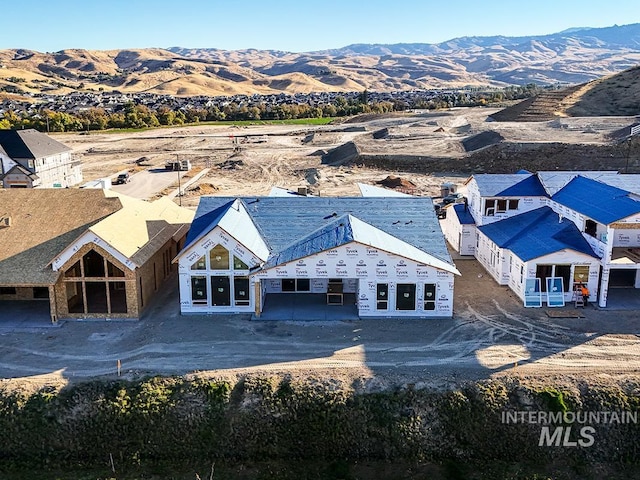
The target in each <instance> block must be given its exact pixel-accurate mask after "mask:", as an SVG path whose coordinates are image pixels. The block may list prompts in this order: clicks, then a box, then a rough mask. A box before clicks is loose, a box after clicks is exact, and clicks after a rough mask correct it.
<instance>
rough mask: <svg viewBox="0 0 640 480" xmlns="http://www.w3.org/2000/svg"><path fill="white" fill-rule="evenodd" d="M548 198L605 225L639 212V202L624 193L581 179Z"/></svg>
mask: <svg viewBox="0 0 640 480" xmlns="http://www.w3.org/2000/svg"><path fill="white" fill-rule="evenodd" d="M551 199H552V200H555V201H556V202H558V203H560V204H562V205H564V206H566V207H569V208H570V209H572V210H575V211H576V212H579V213H581V214H583V215H585V216H586V217H589V218H591V219H593V220H595V221H596V222H599V223H602V224H604V225H608V224H610V223H612V222H615V221H616V220H620V219H623V218H626V217H628V216H630V215H633V214H636V213H640V202H638V201H636V200H634V199H632V198H631V197H629V192H627V191H626V190H622V189H621V188H617V187H613V186H611V185H607V184H605V183H602V182H598V181H596V180H592V179H590V178H585V177H581V176H578V177H576V178H574V179H573V180H571V181H570V182H569V183H567V184H566V185H565V186H564V187H563V188H562V189H560V190H559V191H558V192H557V193H556V194H555V195H554V196H553V197H551Z"/></svg>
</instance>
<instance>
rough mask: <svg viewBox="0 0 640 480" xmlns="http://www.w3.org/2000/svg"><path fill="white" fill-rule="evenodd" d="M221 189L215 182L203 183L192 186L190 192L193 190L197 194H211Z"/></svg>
mask: <svg viewBox="0 0 640 480" xmlns="http://www.w3.org/2000/svg"><path fill="white" fill-rule="evenodd" d="M218 190H220V189H219V188H218V187H216V186H215V185H214V184H213V183H201V184H199V185H198V186H196V187H193V188H190V189H189V192H193V193H195V194H196V195H209V194H212V193H215V192H217V191H218Z"/></svg>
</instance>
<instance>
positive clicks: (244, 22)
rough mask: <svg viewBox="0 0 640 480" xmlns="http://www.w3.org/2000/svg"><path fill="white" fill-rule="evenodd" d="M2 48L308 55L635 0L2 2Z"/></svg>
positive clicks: (523, 24)
mask: <svg viewBox="0 0 640 480" xmlns="http://www.w3.org/2000/svg"><path fill="white" fill-rule="evenodd" d="M0 15H1V16H2V19H3V22H2V28H1V29H0V49H5V48H27V49H31V50H37V51H41V52H55V51H59V50H63V49H68V48H84V49H90V50H109V49H122V48H147V47H160V48H166V47H172V46H180V47H192V48H195V47H208V48H221V49H227V50H236V49H245V48H258V49H269V50H287V51H293V52H306V51H313V50H322V49H328V48H339V47H343V46H346V45H349V44H352V43H437V42H442V41H445V40H449V39H452V38H455V37H460V36H474V35H477V36H486V35H508V36H518V35H539V34H547V33H554V32H559V31H562V30H565V29H567V28H570V27H606V26H611V25H614V24H618V25H625V24H630V23H638V22H640V6H639V4H638V0H615V2H613V1H608V2H605V1H602V0H598V1H596V0H577V1H576V0H535V1H526V2H525V1H517V0H439V1H434V0H393V1H391V0H388V1H381V0H369V1H364V0H325V1H316V0H245V1H241V0H225V1H221V0H194V1H190V0H184V1H182V2H180V1H175V0H173V1H169V0H127V1H124V0H107V1H94V0H82V1H78V0H26V1H6V2H5V1H3V2H2V6H1V7H0Z"/></svg>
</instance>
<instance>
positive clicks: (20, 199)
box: [0, 188, 122, 285]
mask: <svg viewBox="0 0 640 480" xmlns="http://www.w3.org/2000/svg"><path fill="white" fill-rule="evenodd" d="M121 208H122V203H121V202H120V199H118V198H107V197H105V195H104V193H103V192H102V190H76V189H66V188H65V189H21V188H7V189H0V217H10V219H11V226H9V227H3V228H0V245H1V246H2V248H0V285H43V284H51V283H53V282H54V281H55V279H56V278H57V275H58V274H57V272H53V271H52V270H51V269H50V268H47V265H48V263H49V261H50V260H51V259H52V258H53V257H54V256H55V255H57V254H58V253H59V252H61V251H62V250H63V249H64V248H65V247H66V246H67V245H69V243H71V242H73V241H74V240H75V239H76V238H77V237H78V236H79V235H81V234H82V232H84V231H86V230H87V228H89V227H90V226H92V225H94V224H96V223H97V222H99V221H100V220H101V219H103V218H105V217H107V216H109V215H111V214H113V213H114V212H117V211H118V210H120V209H121Z"/></svg>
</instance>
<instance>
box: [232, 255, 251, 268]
mask: <svg viewBox="0 0 640 480" xmlns="http://www.w3.org/2000/svg"><path fill="white" fill-rule="evenodd" d="M233 269H234V270H249V265H247V264H246V263H244V262H243V261H242V260H240V259H239V258H238V257H236V256H235V255H234V256H233Z"/></svg>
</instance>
